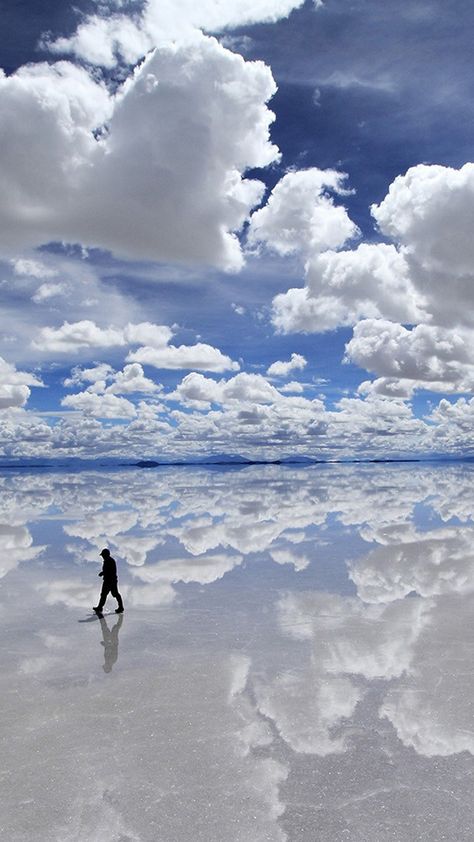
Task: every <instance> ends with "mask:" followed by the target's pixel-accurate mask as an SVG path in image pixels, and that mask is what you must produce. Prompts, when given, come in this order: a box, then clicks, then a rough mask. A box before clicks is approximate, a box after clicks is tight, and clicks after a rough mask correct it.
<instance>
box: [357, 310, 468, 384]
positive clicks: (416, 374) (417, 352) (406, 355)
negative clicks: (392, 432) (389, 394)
mask: <svg viewBox="0 0 474 842" xmlns="http://www.w3.org/2000/svg"><path fill="white" fill-rule="evenodd" d="M346 357H347V359H348V360H350V361H351V362H354V363H356V364H357V365H359V366H360V367H361V368H365V369H367V371H371V372H374V373H375V374H376V375H377V376H378V377H380V378H385V379H384V380H383V381H382V382H381V383H380V384H379V386H378V390H380V391H390V390H391V389H392V390H393V391H397V390H398V391H400V392H403V391H404V390H405V392H406V391H408V382H407V381H411V382H412V386H413V387H420V386H421V387H424V388H429V389H431V390H432V391H443V392H444V391H458V392H462V391H471V390H472V389H473V388H474V333H473V331H471V330H467V329H465V328H459V329H451V330H448V329H447V328H442V327H435V326H432V325H425V324H420V325H417V326H416V327H414V328H413V329H412V330H407V328H405V327H403V326H402V325H399V324H394V323H392V322H388V321H383V320H382V319H367V320H365V321H362V322H359V324H358V325H356V327H355V328H354V335H353V338H352V339H351V341H350V342H349V343H348V344H347V346H346Z"/></svg>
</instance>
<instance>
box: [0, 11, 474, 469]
mask: <svg viewBox="0 0 474 842" xmlns="http://www.w3.org/2000/svg"><path fill="white" fill-rule="evenodd" d="M473 18H474V10H473V9H472V6H471V4H470V3H468V2H467V0H456V2H454V3H451V4H449V5H446V4H445V3H442V2H441V0H405V2H403V3H400V2H394V3H390V4H381V3H380V2H378V0H354V2H350V1H349V0H325V2H313V0H307V2H303V3H301V2H299V1H298V0H253V2H252V3H250V2H248V0H245V2H243V0H240V2H236V0H224V1H223V2H219V3H218V2H216V0H203V1H202V2H201V3H199V4H196V3H192V2H190V0H173V2H171V0H145V2H135V0H131V2H126V1H125V2H124V0H112V2H110V3H98V2H93V0H89V2H82V1H81V2H79V3H77V2H75V3H74V4H71V5H69V4H68V3H66V2H64V0H61V2H60V0H48V2H44V3H42V4H33V3H29V2H27V1H25V2H15V3H13V2H12V0H10V2H7V3H5V4H4V9H3V37H2V44H1V45H0V66H1V67H3V71H2V72H1V74H0V87H1V92H0V150H1V152H0V185H1V190H0V287H1V294H2V308H1V313H0V320H1V325H0V327H1V331H0V333H1V338H0V356H1V360H0V458H1V459H3V460H9V459H26V460H32V459H58V458H59V459H64V458H66V457H78V458H85V459H96V458H105V459H108V458H112V459H119V460H123V459H124V457H133V458H135V457H136V458H156V459H165V460H173V459H175V458H177V459H195V458H199V459H201V458H206V457H208V456H210V455H231V454H240V455H242V456H245V457H248V458H254V459H255V458H256V459H276V458H284V457H285V458H286V457H291V456H309V457H312V458H316V459H341V458H342V459H351V458H356V459H357V458H399V457H403V458H406V457H415V456H416V457H418V456H430V455H433V454H436V455H441V454H445V455H453V456H465V455H472V454H473V453H474V399H473V397H472V394H473V387H474V315H472V313H473V312H474V311H473V308H472V301H473V298H474V283H473V282H474V277H473V268H472V267H473V262H474V240H473V237H472V228H473V223H474V164H473V163H470V159H471V158H472V151H471V150H472V142H473V132H474V129H473V126H474V122H473V119H472V118H473V102H474V99H473V95H472V94H473V90H472V89H473V81H474V74H473V72H472V70H471V63H472V60H471V52H472V48H471V38H470V32H471V31H472V23H473V22H474V21H473Z"/></svg>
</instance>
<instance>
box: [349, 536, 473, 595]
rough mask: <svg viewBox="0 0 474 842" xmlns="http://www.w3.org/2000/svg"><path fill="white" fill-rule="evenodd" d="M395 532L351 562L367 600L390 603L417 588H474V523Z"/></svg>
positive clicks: (453, 590) (430, 591)
mask: <svg viewBox="0 0 474 842" xmlns="http://www.w3.org/2000/svg"><path fill="white" fill-rule="evenodd" d="M384 537H385V538H386V537H387V536H384ZM391 537H392V538H393V543H388V542H386V543H387V545H386V546H381V547H377V549H375V550H373V551H372V552H371V553H369V554H368V555H367V556H365V557H364V558H362V559H358V560H357V561H355V562H352V563H350V564H349V573H350V576H351V579H352V580H353V581H354V583H355V585H356V586H357V593H358V595H359V596H360V598H361V599H363V600H364V601H365V602H373V603H377V602H381V603H383V602H389V601H390V600H397V599H400V598H402V597H404V596H406V595H407V594H409V593H411V592H412V591H416V592H417V593H418V594H420V595H421V596H435V595H438V594H449V593H456V592H457V593H469V592H471V591H472V590H474V554H473V552H472V545H473V540H474V529H473V528H472V527H451V528H444V529H437V530H433V531H431V532H425V533H416V532H415V531H414V530H413V529H412V528H408V529H407V530H406V534H405V535H404V534H403V530H397V532H396V534H393V535H392V536H391ZM404 539H405V540H404Z"/></svg>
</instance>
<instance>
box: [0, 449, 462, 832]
mask: <svg viewBox="0 0 474 842" xmlns="http://www.w3.org/2000/svg"><path fill="white" fill-rule="evenodd" d="M471 477H472V471H471V469H470V468H469V467H467V468H466V467H462V466H452V467H451V466H450V467H447V466H445V465H444V466H441V467H430V466H428V465H425V466H421V465H420V466H416V467H414V466H406V467H402V466H400V467H399V468H396V469H393V468H392V467H384V466H371V467H368V466H365V467H363V468H354V467H351V466H347V467H341V466H334V469H332V468H331V469H328V468H324V469H321V470H320V469H318V468H313V467H310V468H300V469H296V468H290V467H288V468H282V467H279V466H271V467H269V466H265V467H252V468H249V469H245V470H240V471H225V470H222V471H221V470H206V469H205V468H196V469H189V470H185V471H183V470H182V469H179V470H173V469H167V470H166V471H163V472H158V471H157V472H140V471H133V470H128V471H115V472H104V473H99V472H93V471H90V472H82V473H75V474H68V473H60V472H57V473H49V472H47V473H23V472H22V473H21V474H20V473H14V472H12V473H9V474H8V476H4V477H3V478H2V482H1V484H0V501H1V507H2V510H1V516H0V540H1V541H2V546H3V549H4V552H3V555H2V558H3V559H4V567H3V568H2V573H3V579H2V583H3V589H2V592H1V596H0V600H1V602H2V617H3V619H2V621H1V626H2V636H3V639H4V641H5V644H6V645H5V648H4V651H3V657H2V673H1V674H2V680H1V688H0V689H1V692H2V695H5V698H6V699H7V702H6V711H7V713H6V719H5V723H6V725H7V728H9V729H10V732H11V735H10V743H11V749H10V750H9V752H7V757H6V761H5V762H6V768H8V769H10V768H11V769H15V768H18V752H19V751H20V754H21V752H23V755H21V756H22V757H24V759H25V762H26V758H27V757H35V756H42V757H43V759H44V762H45V763H46V762H47V764H48V767H49V768H50V770H51V775H50V778H51V780H52V781H53V782H54V787H52V788H50V789H48V790H47V791H45V792H43V794H42V796H41V797H42V798H43V799H45V804H46V805H47V808H46V812H45V815H46V813H47V814H48V815H49V816H51V815H52V814H54V811H55V810H56V809H57V805H58V804H59V803H60V802H61V803H65V802H68V803H69V802H70V803H71V805H72V806H71V814H70V818H69V819H68V820H67V821H66V824H64V825H62V824H61V822H60V821H59V819H58V823H57V824H56V825H55V830H54V832H55V833H56V837H57V838H58V839H59V838H61V840H65V839H71V840H72V839H75V838H76V837H77V838H81V837H80V833H81V832H82V833H84V832H85V830H84V827H85V829H86V830H87V829H88V828H89V825H88V822H89V819H88V818H87V819H85V818H84V816H85V815H89V814H90V815H92V814H94V811H95V812H97V814H98V816H99V820H98V828H99V829H101V831H100V832H101V833H102V832H105V830H104V828H105V827H106V826H107V823H110V826H111V827H112V829H113V830H112V833H115V836H113V835H112V837H111V838H112V839H114V840H115V839H117V840H118V839H120V838H128V839H140V840H145V842H148V840H150V842H151V840H152V839H153V840H155V839H156V835H153V833H152V831H151V825H148V823H147V822H145V821H144V819H143V816H141V815H140V814H139V813H138V812H137V810H136V802H137V800H139V798H140V797H142V798H143V799H144V806H145V807H146V809H147V810H148V814H147V815H153V816H154V820H155V821H157V822H159V823H160V826H162V827H164V828H165V830H166V833H164V838H170V839H176V840H178V842H181V840H183V842H184V840H187V839H188V838H189V836H188V835H187V833H188V831H189V826H191V824H192V823H194V822H197V826H198V829H199V833H200V834H201V835H200V836H199V834H198V836H197V837H196V838H202V839H207V840H214V839H215V840H218V839H219V840H222V838H224V836H225V838H226V839H229V840H231V841H232V842H233V840H235V842H240V840H242V839H247V838H248V839H250V838H252V839H256V840H258V842H263V840H267V839H271V840H276V841H277V842H285V840H292V839H294V838H295V839H296V838H298V837H297V836H296V837H295V836H294V830H292V827H293V825H292V822H293V821H294V810H295V806H294V805H295V803H296V802H297V801H298V798H300V799H302V800H300V802H299V803H300V804H303V802H304V804H305V806H304V809H303V807H301V809H302V811H303V813H302V818H301V821H302V822H303V825H302V826H305V822H307V823H308V827H310V826H311V822H313V823H314V821H315V811H316V812H317V815H318V816H319V818H318V821H320V822H321V824H320V826H321V828H322V830H321V833H322V836H321V838H322V839H328V840H329V839H331V840H333V839H338V838H339V837H338V836H337V833H336V832H335V831H334V827H336V826H337V827H339V826H340V827H341V828H342V827H343V826H347V827H348V828H349V829H351V833H352V834H353V835H352V837H350V838H354V839H358V838H360V839H362V838H364V839H372V838H375V837H374V836H373V834H374V832H375V828H376V827H380V826H382V827H384V826H385V825H384V824H383V822H384V821H386V820H387V821H388V819H385V818H384V815H385V814H384V809H385V808H384V804H386V803H388V802H387V792H390V793H391V794H392V796H391V797H393V799H394V801H393V802H390V803H393V804H395V806H394V807H393V810H394V811H395V812H394V813H393V814H391V816H392V821H394V822H395V826H399V827H400V833H399V836H398V838H399V839H400V840H405V839H406V840H408V839H410V838H413V837H410V835H409V834H408V831H406V830H403V826H402V825H403V821H402V818H401V816H402V814H405V813H406V812H407V811H408V812H409V811H410V810H414V805H413V804H412V803H411V801H410V796H409V787H412V788H413V787H416V786H417V781H418V780H419V778H420V775H421V776H422V777H423V780H424V785H425V796H424V799H425V800H424V802H422V803H421V806H420V805H419V810H421V813H422V814H424V813H423V811H425V812H426V815H428V813H429V812H431V814H432V815H434V816H438V812H440V811H441V808H442V809H443V811H444V813H443V815H444V817H445V818H444V819H443V820H441V817H439V821H447V819H446V816H447V817H448V818H449V816H450V815H452V810H453V809H454V807H453V806H452V805H449V804H448V805H447V804H445V803H444V802H442V803H441V802H440V803H438V802H437V801H436V798H435V796H434V795H432V796H429V795H427V794H426V792H427V791H428V792H429V791H431V790H430V787H431V786H432V787H433V792H434V791H435V788H436V786H440V785H441V784H442V785H443V786H444V787H445V788H449V787H450V786H454V784H453V780H454V778H453V776H455V777H456V780H457V784H456V785H458V783H459V781H458V777H457V776H458V774H459V769H460V768H461V766H462V767H463V768H464V769H466V764H468V765H469V764H470V763H471V760H472V755H473V754H474V745H473V744H472V715H471V708H472V705H471V698H472V695H473V690H474V687H473V680H472V670H471V664H472V658H473V656H474V651H473V646H474V643H473V642H472V641H473V640H474V638H473V636H472V635H471V634H470V633H469V628H470V624H471V623H472V619H471V618H472V615H473V606H472V599H473V590H474V586H473V584H472V583H473V582H474V575H473V574H474V561H473V555H472V536H473V528H474V527H473V521H472V513H473V511H474V490H473V489H474V486H473V485H472V481H471ZM420 516H421V524H420ZM420 525H421V527H422V528H420ZM104 545H109V546H110V547H111V549H112V551H113V554H114V555H116V558H117V560H118V562H119V571H120V589H121V591H122V593H123V595H124V599H125V604H126V613H125V615H124V622H123V625H122V628H121V629H120V644H119V648H118V659H117V661H114V664H113V670H110V671H109V672H108V674H107V676H104V670H103V665H104V656H103V648H102V647H101V641H102V640H103V638H102V634H101V628H100V624H99V623H98V622H97V621H92V622H88V623H83V624H79V623H78V622H77V620H80V619H85V618H87V616H88V614H89V612H90V606H91V605H92V604H95V599H96V597H97V595H98V590H99V587H100V580H99V579H98V578H97V573H98V571H99V569H100V558H99V556H98V550H100V549H101V547H102V546H104ZM112 602H113V601H112ZM113 607H115V605H111V608H110V609H109V610H111V609H112V608H113ZM111 620H112V618H110V620H109V622H110V621H111ZM112 624H113V621H112ZM112 654H113V655H114V658H115V654H116V653H112ZM105 678H107V683H106V684H104V680H105ZM18 700H20V702H18ZM110 716H111V717H112V720H110V721H111V722H112V721H113V733H112V732H111V731H110V728H109V727H108V726H107V727H105V729H103V728H102V724H103V722H104V717H105V718H106V720H107V718H108V717H109V718H110ZM107 721H108V720H107ZM25 723H28V727H27V728H26V730H25V727H24V726H25ZM98 741H99V742H98ZM20 745H21V746H22V748H21V749H19V746H20ZM413 749H414V750H415V751H414V752H413ZM124 752H126V755H127V767H129V765H130V763H132V764H133V768H134V775H133V780H130V777H129V776H128V774H127V773H126V769H125V767H124V766H123V765H121V764H120V762H119V758H120V757H121V756H122V755H123V753H124ZM466 752H469V757H470V758H471V760H469V762H468V761H467V760H466ZM463 753H464V754H463ZM98 754H99V755H100V758H99V757H97V755H98ZM71 755H74V757H75V764H74V768H73V769H71V768H70V764H69V762H66V758H67V757H70V756H71ZM439 755H441V756H443V758H444V766H443V770H442V776H443V779H442V781H441V782H440V770H439V767H438V765H436V763H435V760H436V757H437V756H439ZM433 758H434V760H433ZM20 759H21V757H20ZM102 760H104V763H102ZM203 767H205V768H206V769H209V775H208V779H207V780H206V781H205V782H203V783H202V784H198V785H197V794H195V795H193V794H192V792H191V790H190V787H191V786H196V781H199V779H200V775H199V774H198V769H199V768H203ZM35 768H36V767H35V764H33V765H32V766H31V767H30V771H29V772H27V773H26V774H25V775H24V776H23V777H22V778H21V780H20V778H19V777H18V775H16V776H15V774H13V777H12V778H11V783H10V784H9V787H8V792H7V799H6V803H7V807H8V811H9V813H10V812H13V811H14V804H15V803H16V802H17V800H18V798H20V796H21V799H22V800H23V802H24V804H25V805H28V804H29V803H30V800H31V799H32V803H34V802H35V801H36V799H38V797H39V796H38V787H40V784H39V783H38V780H37V778H36V777H35V772H34V769H35ZM469 769H470V770H471V773H472V766H469ZM330 770H332V774H334V775H336V779H337V783H336V784H335V789H334V791H333V792H328V791H327V790H325V784H324V776H325V775H327V774H328V773H329V771H330ZM151 780H152V781H153V786H152V787H151V786H150V781H151ZM310 780H312V781H319V783H318V788H317V789H316V790H314V788H313V789H311V788H308V787H309V783H308V781H310ZM91 782H95V784H94V786H93V785H92V783H91ZM97 782H98V783H97ZM192 782H194V783H192ZM40 788H41V787H40ZM426 788H427V789H426ZM127 793H128V794H127ZM139 793H141V795H140V796H139ZM229 793H232V794H231V795H230V794H229ZM194 798H195V799H196V803H201V804H203V803H204V802H205V803H208V804H209V805H213V807H212V809H211V808H209V809H208V810H207V809H205V810H204V812H202V810H201V812H200V813H199V815H198V813H197V812H196V810H197V807H196V803H195V801H194ZM366 801H370V805H371V806H370V810H369V812H368V814H365V813H363V811H362V808H361V807H357V805H358V804H359V805H362V804H365V803H366ZM178 804H179V810H178ZM390 809H391V808H389V810H388V813H387V815H389V814H390ZM321 811H322V812H321ZM397 811H398V812H397ZM450 811H451V813H450ZM303 814H304V815H303ZM24 815H25V828H30V830H28V829H27V830H26V831H25V835H24V837H23V838H24V839H28V840H29V839H33V836H31V832H32V831H31V828H32V827H33V822H34V820H35V821H37V813H36V812H35V810H34V809H33V808H30V807H28V806H24ZM180 815H181V817H182V818H181V819H180V818H179V816H180ZM250 815H252V816H254V817H255V822H256V825H250V824H248V826H247V824H246V822H247V821H250V818H249V817H250ZM292 816H293V819H292V818H291V817H292ZM34 817H36V818H34ZM310 817H312V818H310ZM49 820H50V819H49ZM84 821H85V823H86V824H85V826H83V825H81V822H84ZM91 821H92V820H91ZM397 821H398V822H400V824H399V825H397V824H396V822H397ZM180 822H182V824H180ZM242 822H243V824H242ZM334 822H335V823H336V824H335V825H334V824H333V823H334ZM344 822H345V823H346V824H344ZM367 822H368V824H367ZM380 822H382V825H380ZM313 826H314V825H313ZM39 827H40V829H41V827H43V830H44V832H45V833H47V831H46V829H45V827H46V825H44V826H41V822H40V826H39ZM224 827H225V828H226V829H227V830H226V833H225V834H224V836H223V835H222V834H223V828H224ZM251 827H255V828H256V829H255V831H252V830H251ZM81 828H82V829H81ZM463 828H464V826H461V827H460V829H459V833H458V835H457V837H456V838H457V839H458V838H459V839H462V840H464V839H466V840H467V839H468V836H467V835H465V834H464V829H463ZM90 830H91V832H92V824H91V827H90ZM48 832H49V831H48ZM163 832H164V831H163ZM338 832H339V831H338ZM341 832H342V830H341ZM384 832H385V831H384ZM387 832H388V831H387ZM74 833H75V834H76V836H74ZM325 833H326V836H325V835H324V834H325ZM331 833H332V834H333V835H332V836H331ZM28 834H30V835H28ZM78 834H79V836H78ZM242 834H243V835H242ZM252 834H253V835H252ZM364 834H365V835H364ZM371 834H372V835H371ZM404 834H405V835H404ZM463 834H464V835H463ZM56 837H54V836H53V837H52V838H56ZM11 838H15V837H14V836H11ZM97 838H99V837H97ZM341 838H343V837H341ZM379 838H380V839H383V838H385V837H384V836H383V835H381V836H379V837H377V839H379ZM387 838H388V837H387ZM433 838H436V839H437V838H440V839H441V838H442V837H441V836H439V837H438V836H433Z"/></svg>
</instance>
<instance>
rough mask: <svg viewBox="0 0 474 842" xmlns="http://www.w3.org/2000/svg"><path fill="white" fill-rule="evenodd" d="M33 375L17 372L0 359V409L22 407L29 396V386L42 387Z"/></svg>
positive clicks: (9, 364)
mask: <svg viewBox="0 0 474 842" xmlns="http://www.w3.org/2000/svg"><path fill="white" fill-rule="evenodd" d="M42 385H43V383H42V382H41V380H39V378H38V377H36V376H35V375H34V374H29V373H28V372H26V371H17V370H16V368H15V366H14V365H12V364H11V363H8V362H7V361H6V360H4V359H3V357H0V409H14V408H16V407H21V406H24V405H25V403H26V402H27V400H28V398H29V397H30V394H31V389H30V388H29V387H30V386H42Z"/></svg>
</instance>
